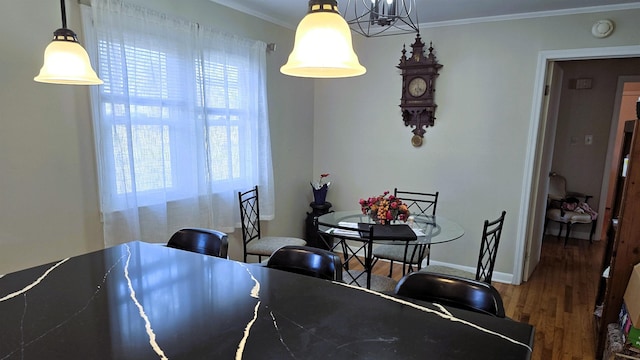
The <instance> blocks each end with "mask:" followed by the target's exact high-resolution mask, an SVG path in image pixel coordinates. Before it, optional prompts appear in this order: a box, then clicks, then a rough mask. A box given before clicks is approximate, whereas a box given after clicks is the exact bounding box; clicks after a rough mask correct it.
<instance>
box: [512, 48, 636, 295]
mask: <svg viewBox="0 0 640 360" xmlns="http://www.w3.org/2000/svg"><path fill="white" fill-rule="evenodd" d="M639 56H640V46H617V47H603V48H585V49H569V50H546V51H541V52H539V53H538V64H537V68H536V77H535V81H534V88H533V101H532V105H533V106H532V108H531V115H530V120H529V131H528V136H527V153H526V155H525V161H524V174H523V181H522V191H521V198H520V204H521V205H520V211H519V218H518V229H517V242H516V252H515V261H514V269H513V281H512V282H513V284H516V285H518V284H521V283H522V279H523V270H524V268H525V266H524V265H525V264H524V262H525V260H526V261H529V262H531V261H532V260H535V261H537V259H531V258H526V257H525V252H526V249H527V246H528V241H529V240H531V239H528V238H527V236H528V234H536V233H540V234H541V233H542V228H543V226H544V221H543V219H542V216H540V215H538V214H540V213H541V211H543V208H544V205H545V204H540V203H539V202H537V201H536V198H537V197H538V195H539V191H540V190H541V189H539V188H538V187H537V186H533V184H537V181H535V180H536V178H535V177H536V176H537V174H539V173H540V170H541V164H540V163H539V162H540V161H539V159H540V156H541V154H539V153H537V152H536V148H538V146H542V145H543V144H542V141H544V135H545V134H544V133H545V130H544V129H545V125H546V116H544V115H545V114H544V113H543V110H544V104H545V101H544V96H545V94H544V92H545V85H547V84H546V81H545V79H546V77H547V71H548V69H549V64H550V63H551V62H554V61H566V60H586V59H612V58H626V57H639ZM529 236H530V235H529ZM535 265H536V264H531V263H529V264H528V266H529V268H533V267H535Z"/></svg>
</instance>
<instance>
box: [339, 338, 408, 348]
mask: <svg viewBox="0 0 640 360" xmlns="http://www.w3.org/2000/svg"><path fill="white" fill-rule="evenodd" d="M398 340H400V338H398V337H392V338H375V339H362V340H357V341H352V342H348V343H344V344H341V345H340V346H338V347H336V349H341V348H343V347H346V346H351V345H353V344H361V343H370V342H377V343H379V342H381V343H394V342H397V341H398Z"/></svg>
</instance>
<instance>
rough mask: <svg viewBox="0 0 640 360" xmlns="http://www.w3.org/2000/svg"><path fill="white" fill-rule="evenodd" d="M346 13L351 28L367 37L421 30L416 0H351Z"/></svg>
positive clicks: (348, 2)
mask: <svg viewBox="0 0 640 360" xmlns="http://www.w3.org/2000/svg"><path fill="white" fill-rule="evenodd" d="M344 14H345V18H346V19H347V20H346V21H347V24H349V27H350V28H351V30H353V31H355V32H357V33H360V34H361V35H364V36H366V37H374V36H386V35H395V34H398V33H406V32H420V31H419V23H418V12H417V9H416V0H349V1H347V6H346V7H345V10H344Z"/></svg>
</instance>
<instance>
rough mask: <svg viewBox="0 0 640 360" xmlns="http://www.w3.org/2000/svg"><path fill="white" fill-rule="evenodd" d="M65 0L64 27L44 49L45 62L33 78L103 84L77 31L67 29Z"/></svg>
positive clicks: (71, 82) (69, 82) (82, 83)
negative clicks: (79, 39) (80, 41)
mask: <svg viewBox="0 0 640 360" xmlns="http://www.w3.org/2000/svg"><path fill="white" fill-rule="evenodd" d="M64 1H65V0H60V10H61V12H62V28H60V29H58V30H56V31H55V32H54V33H53V41H51V43H50V44H49V46H47V48H46V49H45V51H44V64H43V65H42V68H41V69H40V73H39V74H38V76H36V77H35V78H33V80H35V81H38V82H43V83H51V84H66V85H99V84H102V83H103V81H102V80H100V79H99V78H98V76H97V75H96V72H95V71H94V70H93V68H92V67H91V62H90V61H89V55H88V54H87V52H86V51H85V50H84V48H83V47H82V45H80V43H79V42H78V37H77V36H76V33H74V32H73V31H72V30H70V29H67V14H66V11H65V6H64Z"/></svg>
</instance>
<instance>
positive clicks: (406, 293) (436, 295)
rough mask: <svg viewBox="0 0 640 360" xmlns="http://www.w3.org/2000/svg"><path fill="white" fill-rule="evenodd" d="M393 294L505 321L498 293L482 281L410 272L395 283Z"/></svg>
mask: <svg viewBox="0 0 640 360" xmlns="http://www.w3.org/2000/svg"><path fill="white" fill-rule="evenodd" d="M395 294H396V295H398V296H403V297H407V298H411V299H415V300H421V301H428V302H432V303H437V304H440V305H444V306H450V307H455V308H458V309H464V310H470V311H474V312H478V313H482V314H487V315H492V316H496V317H501V318H504V317H505V311H504V304H503V302H502V297H501V296H500V293H499V292H498V290H497V289H496V288H495V287H493V286H492V285H491V284H487V283H485V282H482V281H476V280H472V279H467V278H462V277H458V276H454V275H446V274H436V273H427V272H413V273H410V274H408V275H406V276H404V277H403V278H402V279H400V281H399V282H398V285H397V286H396V289H395Z"/></svg>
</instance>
